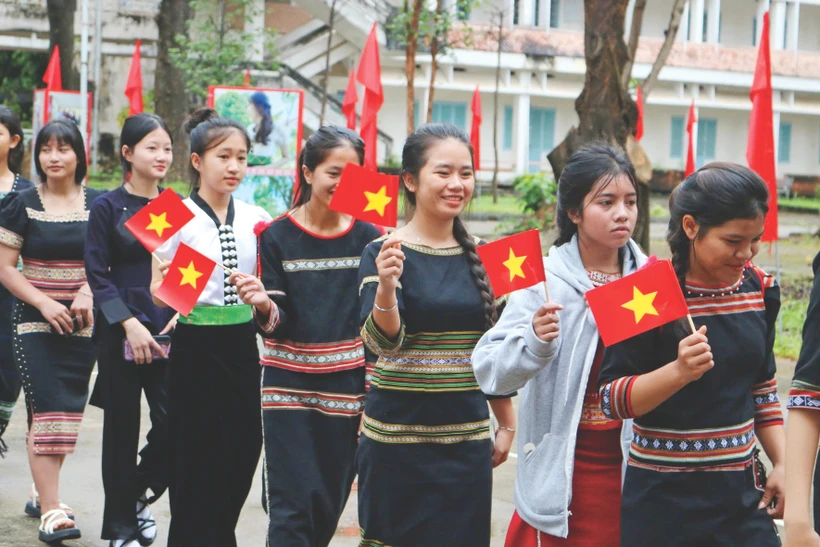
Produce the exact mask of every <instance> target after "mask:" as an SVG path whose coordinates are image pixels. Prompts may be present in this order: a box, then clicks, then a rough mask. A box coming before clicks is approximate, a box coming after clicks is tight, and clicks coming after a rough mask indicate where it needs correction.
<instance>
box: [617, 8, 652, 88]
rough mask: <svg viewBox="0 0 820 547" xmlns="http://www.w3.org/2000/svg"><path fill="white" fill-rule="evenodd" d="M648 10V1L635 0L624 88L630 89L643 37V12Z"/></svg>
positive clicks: (623, 81)
mask: <svg viewBox="0 0 820 547" xmlns="http://www.w3.org/2000/svg"><path fill="white" fill-rule="evenodd" d="M645 9H646V0H635V7H634V8H632V28H630V29H629V43H628V44H627V46H626V47H627V50H628V51H629V60H628V61H627V62H626V66H625V67H624V76H623V80H622V83H623V86H624V87H625V88H626V89H629V80H631V79H632V67H633V66H634V65H635V52H637V51H638V39H639V38H640V37H641V26H643V12H644V10H645Z"/></svg>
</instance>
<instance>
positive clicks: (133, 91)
mask: <svg viewBox="0 0 820 547" xmlns="http://www.w3.org/2000/svg"><path fill="white" fill-rule="evenodd" d="M141 43H142V40H140V39H139V38H137V43H136V45H135V46H134V54H133V55H132V56H131V70H129V71H128V82H126V84H125V96H126V97H128V115H129V116H133V115H134V114H139V113H140V112H142V67H141V66H140V61H141V56H140V44H141Z"/></svg>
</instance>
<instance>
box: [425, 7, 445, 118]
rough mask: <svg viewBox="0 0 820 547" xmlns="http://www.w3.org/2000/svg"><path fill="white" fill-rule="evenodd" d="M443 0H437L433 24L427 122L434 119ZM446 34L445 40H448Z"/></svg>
mask: <svg viewBox="0 0 820 547" xmlns="http://www.w3.org/2000/svg"><path fill="white" fill-rule="evenodd" d="M441 4H442V2H441V0H436V18H435V22H434V24H433V39H432V42H431V43H430V58H431V64H430V89H429V91H428V95H427V117H426V118H425V119H426V120H427V123H431V122H432V121H433V96H434V95H435V94H436V73H437V72H438V40H439V24H440V22H441V8H442V6H441ZM446 38H447V37H446V36H445V40H446Z"/></svg>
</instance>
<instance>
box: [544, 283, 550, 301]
mask: <svg viewBox="0 0 820 547" xmlns="http://www.w3.org/2000/svg"><path fill="white" fill-rule="evenodd" d="M544 294H545V295H546V296H547V302H549V301H550V290H549V289H548V288H547V280H546V279H545V280H544Z"/></svg>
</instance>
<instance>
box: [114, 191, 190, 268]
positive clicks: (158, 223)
mask: <svg viewBox="0 0 820 547" xmlns="http://www.w3.org/2000/svg"><path fill="white" fill-rule="evenodd" d="M192 218H194V213H193V212H192V211H191V210H190V209H188V206H187V205H185V203H183V202H182V198H180V197H179V195H177V193H176V192H174V191H173V190H171V189H170V188H168V189H167V190H165V191H163V192H162V193H161V194H160V195H159V196H157V197H156V198H154V199H152V200H151V203H149V204H148V205H146V206H145V207H143V208H142V209H140V210H139V211H138V212H137V214H135V215H134V216H132V217H131V218H130V219H128V222H126V223H125V227H126V228H128V231H129V232H131V233H132V234H133V235H134V237H135V238H137V240H138V241H139V242H140V243H142V246H143V247H145V248H146V249H148V252H149V253H153V252H154V251H156V250H157V249H158V248H159V247H160V246H161V245H162V244H163V243H165V242H166V241H168V240H169V239H171V236H173V235H174V234H175V233H177V232H178V231H179V230H180V229H182V227H183V226H185V225H186V224H187V223H188V221H189V220H191V219H192Z"/></svg>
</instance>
